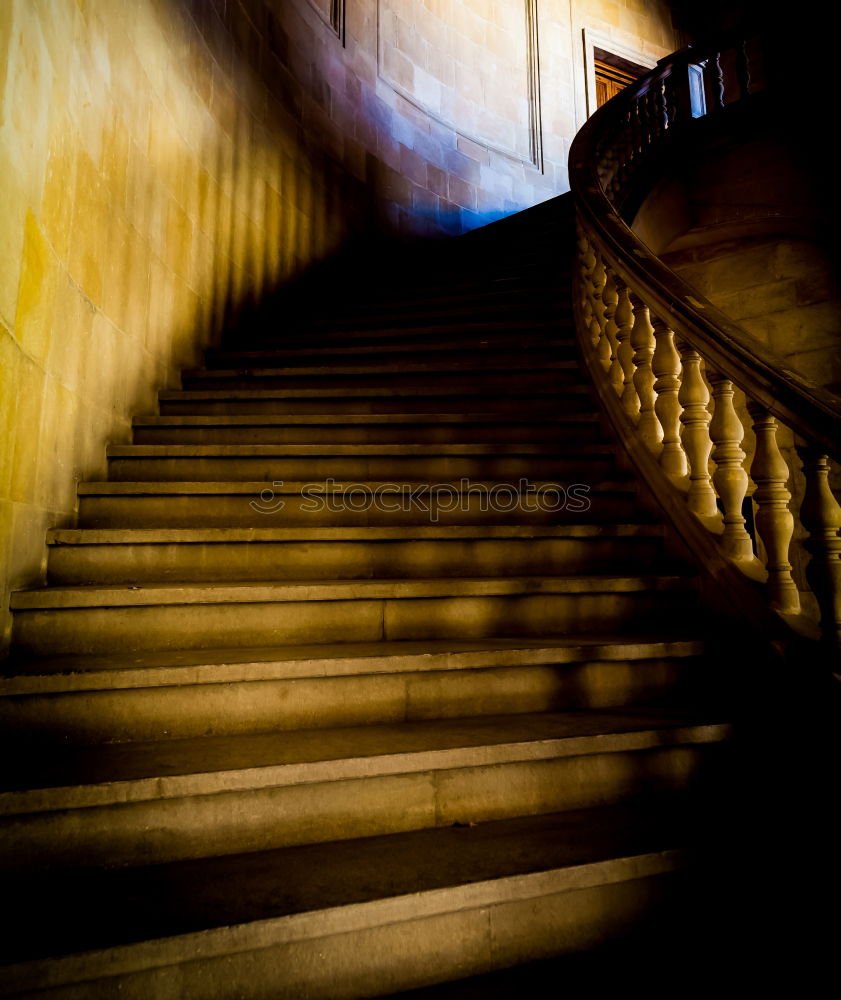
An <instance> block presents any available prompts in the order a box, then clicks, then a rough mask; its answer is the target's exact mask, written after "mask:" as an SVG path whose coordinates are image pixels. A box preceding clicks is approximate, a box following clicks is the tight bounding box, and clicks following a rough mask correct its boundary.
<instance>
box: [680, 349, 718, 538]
mask: <svg viewBox="0 0 841 1000" xmlns="http://www.w3.org/2000/svg"><path fill="white" fill-rule="evenodd" d="M678 350H679V351H680V361H681V364H682V365H683V380H682V381H681V385H680V392H679V393H678V397H677V398H678V402H679V403H680V404H681V406H682V407H683V412H682V413H681V415H680V422H681V424H682V425H683V426H682V428H681V432H680V439H681V442H682V443H683V450H684V451H685V452H686V458H687V461H688V462H689V493H688V494H687V498H686V502H687V504H688V506H689V509H690V510H691V511H692V513H693V514H697V515H698V517H704V518H710V517H715V516H716V515H717V514H718V506H717V504H716V502H715V491H714V490H713V488H712V485H711V483H710V479H711V476H710V452H711V451H712V447H713V443H712V440H711V438H710V427H709V425H710V420H711V419H712V414H711V413H710V411H709V409H708V408H707V404H708V403H709V401H710V394H709V391H708V389H707V384H706V382H705V381H704V376H703V375H702V374H701V355H700V354H699V353H698V352H697V351H696V350H695V348H694V347H692V346H691V345H690V344H688V343H687V342H686V341H684V340H679V341H678Z"/></svg>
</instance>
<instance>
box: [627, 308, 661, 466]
mask: <svg viewBox="0 0 841 1000" xmlns="http://www.w3.org/2000/svg"><path fill="white" fill-rule="evenodd" d="M631 303H632V304H633V307H634V325H633V326H632V327H631V347H633V349H634V390H635V391H636V395H637V399H638V400H639V422H638V423H637V434H638V435H639V438H640V440H641V441H642V442H643V443H644V444H645V445H647V447H648V448H649V449H650V450H651V451H652V452H653V453H654V454H655V455H659V454H660V451H661V450H662V447H663V430H662V428H661V427H660V421H659V420H658V419H657V414H656V413H655V412H654V401H655V396H654V372H653V371H652V370H651V359H652V357H653V356H654V327H653V326H652V325H651V316H650V313H649V311H648V306H647V305H646V304H645V303H644V302H643V300H642V299H641V298H640V297H639V296H638V295H635V294H634V293H633V292H631Z"/></svg>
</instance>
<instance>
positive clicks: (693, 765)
mask: <svg viewBox="0 0 841 1000" xmlns="http://www.w3.org/2000/svg"><path fill="white" fill-rule="evenodd" d="M716 749H719V748H718V747H715V746H703V745H694V746H673V747H667V748H657V749H648V750H636V751H628V752H619V751H617V752H614V753H600V754H589V755H582V756H573V757H559V758H550V759H548V760H525V761H517V762H514V763H508V764H495V765H493V766H481V765H480V766H475V767H458V768H453V769H450V770H438V769H435V770H421V771H416V772H412V773H404V774H397V775H385V776H382V775H378V776H375V777H367V778H357V779H352V780H348V779H343V780H335V781H318V782H315V783H309V784H298V785H286V786H279V787H268V788H265V787H256V788H247V789H244V790H237V791H222V792H217V793H216V794H211V795H207V794H200V795H185V796H180V797H177V798H155V799H151V800H149V801H142V802H131V803H128V804H125V803H120V804H117V805H109V806H95V807H87V808H76V809H73V808H69V809H68V808H65V809H62V810H61V811H56V812H41V813H37V812H36V813H27V814H24V815H18V816H13V817H8V818H5V817H4V818H2V819H0V869H3V870H9V869H11V868H15V869H21V868H26V867H37V868H44V867H47V866H48V865H50V864H73V865H89V864H95V865H105V866H110V865H117V866H120V865H133V864H157V863H161V862H166V861H177V860H183V859H187V858H201V857H211V856H217V855H223V854H235V853H239V852H246V851H262V850H269V849H272V848H279V847H287V846H291V845H295V844H311V843H323V842H326V841H330V840H343V839H351V838H355V837H368V836H377V835H379V834H386V833H397V832H402V831H407V830H420V829H426V828H430V827H435V826H451V825H452V824H453V823H473V822H477V823H478V822H486V821H490V820H495V819H507V818H513V817H517V816H529V815H535V816H536V815H542V814H546V813H555V812H563V811H566V810H569V809H585V808H592V807H596V806H601V805H611V804H614V803H620V802H623V801H627V800H630V799H632V798H636V797H637V796H640V795H645V794H652V793H657V792H663V791H678V790H681V789H685V788H687V787H688V786H689V785H690V784H691V782H692V780H693V779H694V778H696V777H697V776H698V775H699V773H700V772H701V771H702V770H703V767H704V764H705V762H706V761H707V760H709V759H710V758H715V756H716V755H715V753H712V754H711V753H710V751H715V750H716Z"/></svg>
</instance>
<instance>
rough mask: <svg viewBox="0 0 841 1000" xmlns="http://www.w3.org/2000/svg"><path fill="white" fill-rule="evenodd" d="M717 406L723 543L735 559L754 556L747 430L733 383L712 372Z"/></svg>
mask: <svg viewBox="0 0 841 1000" xmlns="http://www.w3.org/2000/svg"><path fill="white" fill-rule="evenodd" d="M707 377H708V379H709V382H710V385H711V386H712V391H713V401H714V404H715V408H714V410H713V418H712V420H711V421H710V437H711V438H712V441H713V453H712V460H713V461H714V462H715V464H716V469H715V474H714V475H713V483H714V484H715V488H716V490H717V491H718V495H719V496H720V497H721V504H722V506H723V508H724V533H723V535H722V536H721V544H722V547H723V548H724V551H725V553H726V554H727V555H728V556H729V557H730V558H731V559H734V560H737V561H744V560H747V559H752V558H753V543H752V542H751V537H750V535H749V534H748V533H747V531H745V519H744V517H742V503H743V501H744V499H745V496H746V494H747V491H748V475H747V473H746V472H745V469H744V465H743V463H744V461H745V453H744V451H743V450H742V440H743V439H744V436H745V429H744V427H742V421H741V420H740V419H739V415H738V413H736V408H735V406H734V405H733V393H734V389H733V383H732V382H731V381H730V379H728V378H725V376H724V375H719V374H718V373H717V372H708V373H707Z"/></svg>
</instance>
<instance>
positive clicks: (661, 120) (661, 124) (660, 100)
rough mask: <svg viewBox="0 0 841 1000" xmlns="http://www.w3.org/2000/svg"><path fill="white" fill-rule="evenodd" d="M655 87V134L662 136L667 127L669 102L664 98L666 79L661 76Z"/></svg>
mask: <svg viewBox="0 0 841 1000" xmlns="http://www.w3.org/2000/svg"><path fill="white" fill-rule="evenodd" d="M655 87H656V88H657V122H658V126H657V132H658V134H659V135H661V136H662V135H663V133H664V132H666V131H667V129H668V127H669V102H668V98H667V97H666V78H665V77H662V76H661V77H660V79H659V80H658V81H657V83H656V84H655Z"/></svg>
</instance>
